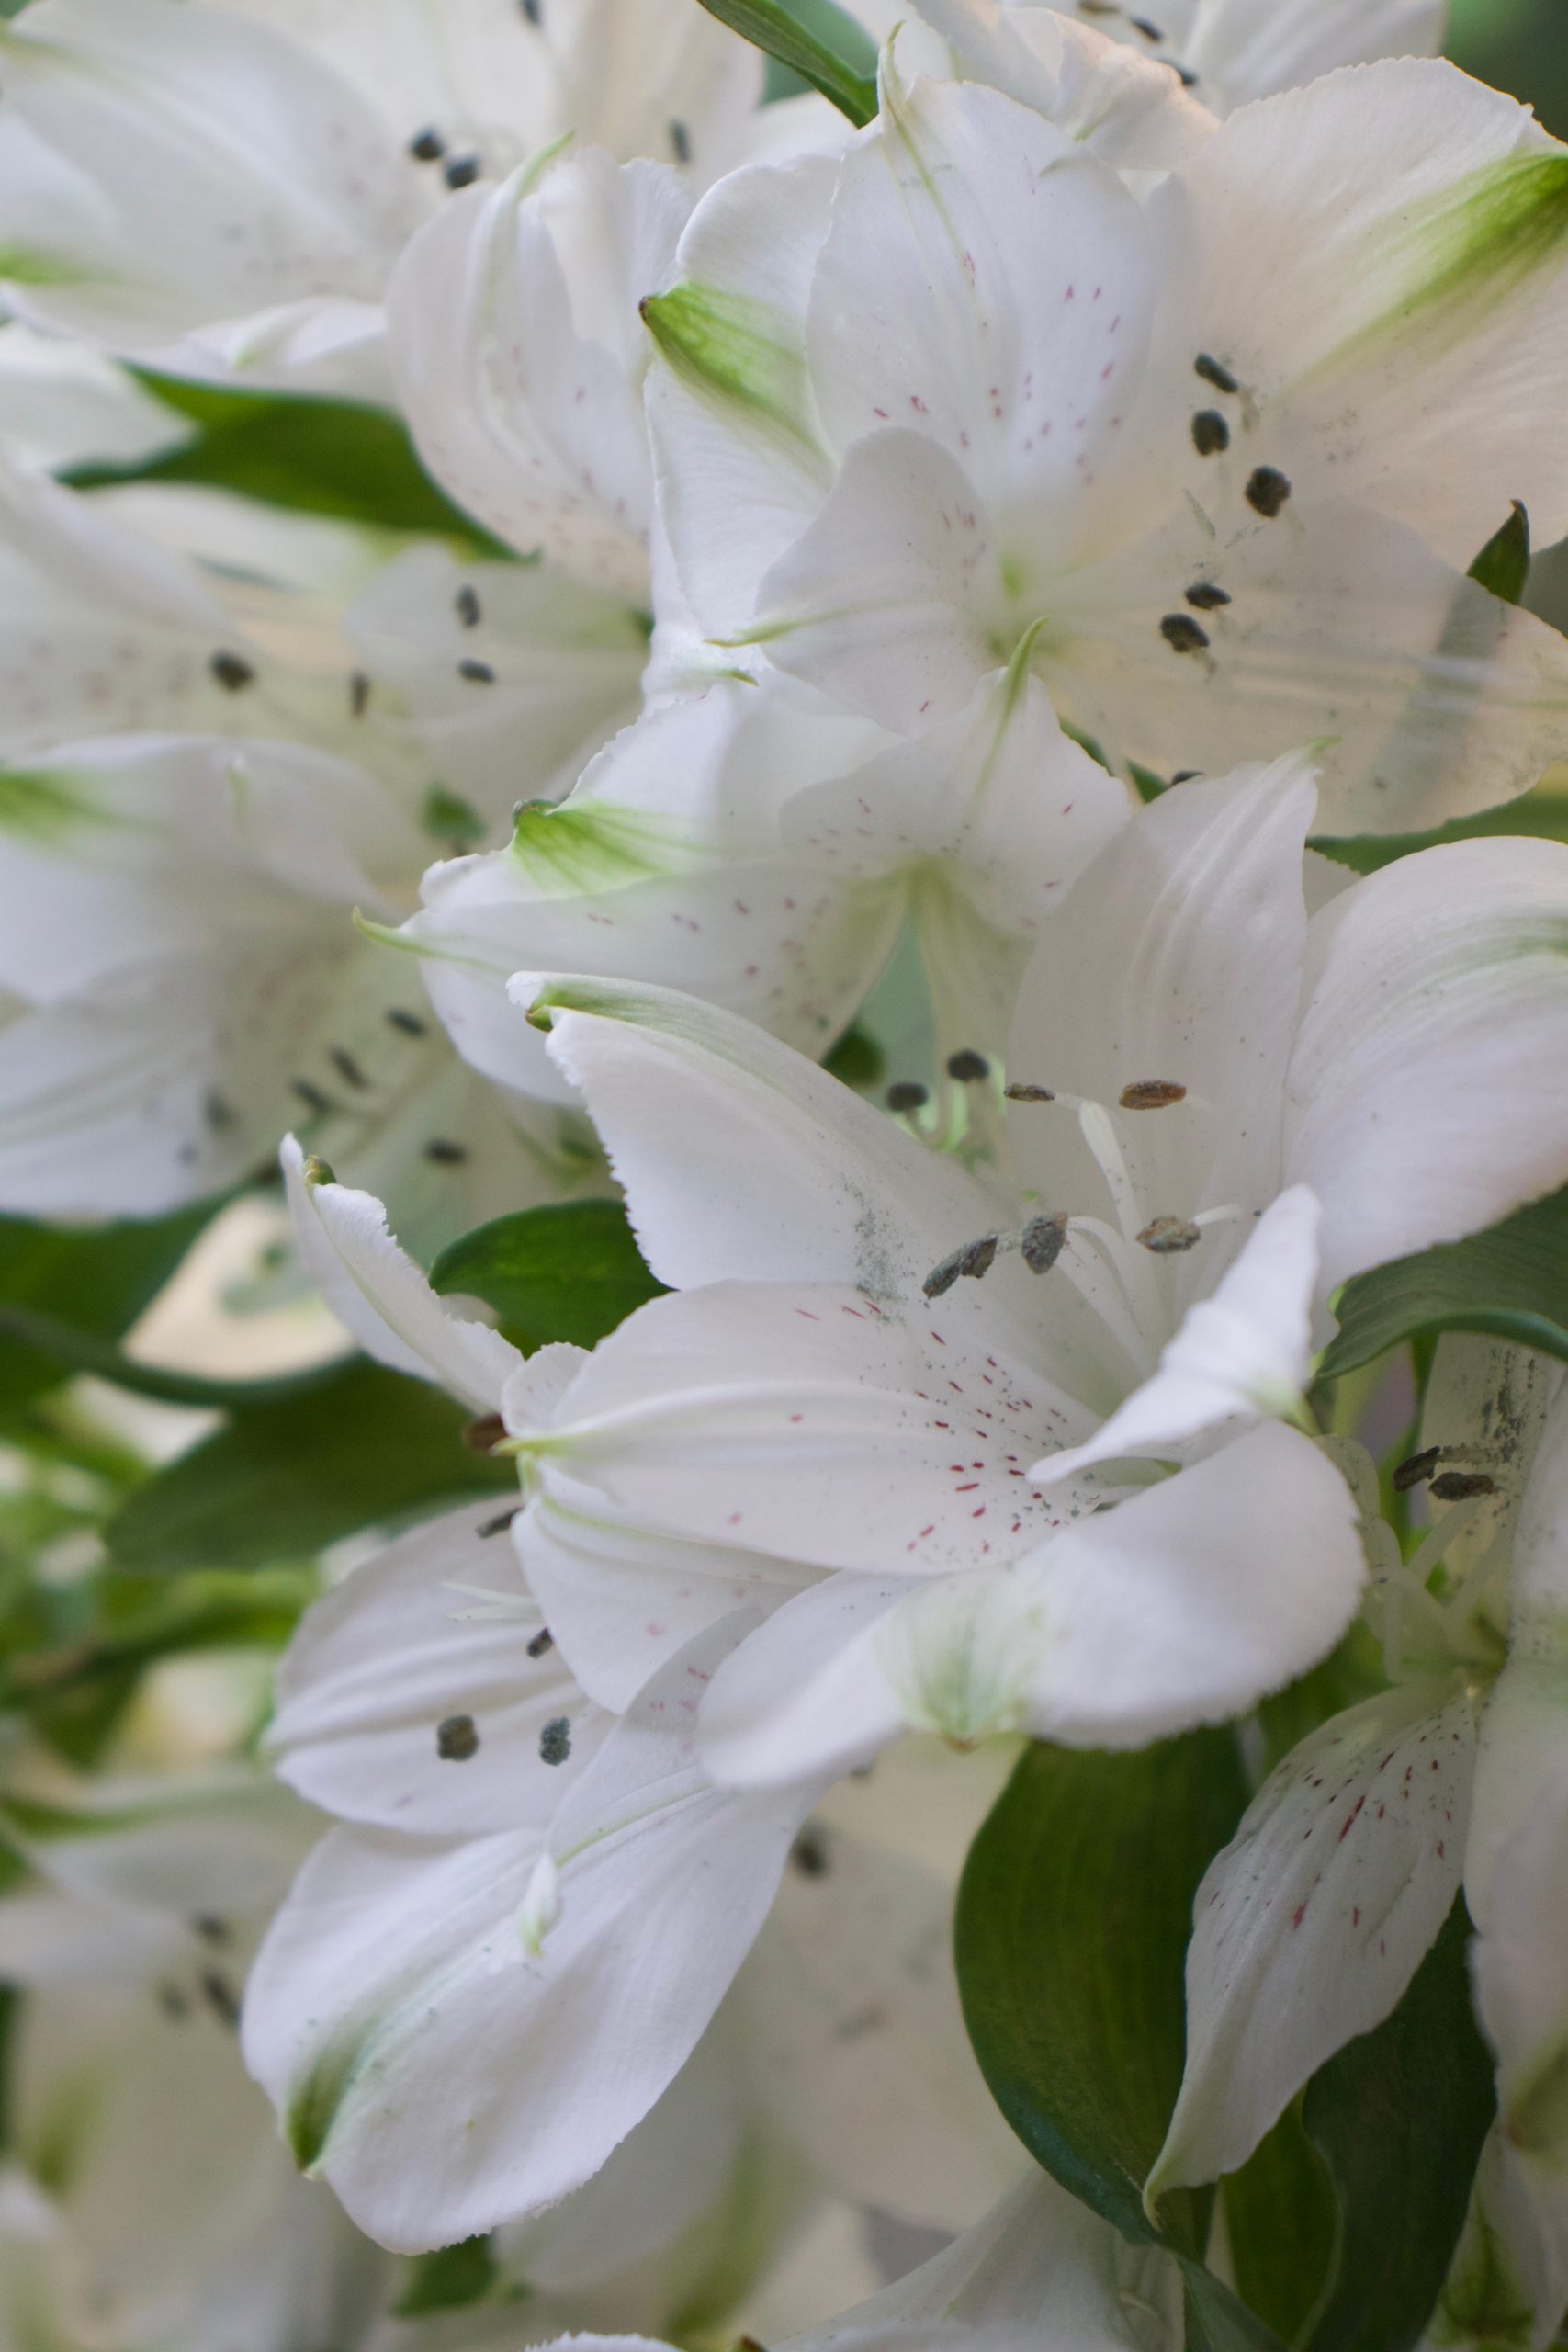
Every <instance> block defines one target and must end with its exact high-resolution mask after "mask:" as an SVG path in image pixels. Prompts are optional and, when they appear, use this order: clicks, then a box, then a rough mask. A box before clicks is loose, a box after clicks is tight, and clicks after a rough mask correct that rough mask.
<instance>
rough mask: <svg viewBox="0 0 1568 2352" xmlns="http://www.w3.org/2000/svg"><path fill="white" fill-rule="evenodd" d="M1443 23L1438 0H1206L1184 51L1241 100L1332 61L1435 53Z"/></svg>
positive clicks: (1302, 78)
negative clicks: (1216, 3) (1207, 2)
mask: <svg viewBox="0 0 1568 2352" xmlns="http://www.w3.org/2000/svg"><path fill="white" fill-rule="evenodd" d="M1444 30H1445V22H1444V9H1443V6H1442V0H1283V5H1280V0H1218V5H1213V0H1211V5H1210V6H1207V7H1206V8H1203V9H1202V10H1201V11H1200V13H1199V17H1198V19H1197V22H1196V24H1195V25H1194V28H1193V31H1192V35H1191V38H1190V40H1189V41H1188V43H1187V46H1186V49H1185V51H1183V56H1184V59H1185V62H1187V64H1189V65H1190V67H1191V68H1192V69H1193V71H1194V72H1195V73H1197V74H1200V75H1201V78H1202V79H1203V80H1204V81H1205V82H1213V83H1217V84H1219V85H1221V86H1222V87H1223V88H1224V91H1225V93H1226V96H1228V97H1229V99H1230V101H1231V103H1232V104H1233V105H1239V104H1241V103H1242V102H1243V101H1244V100H1246V99H1247V98H1263V97H1267V96H1269V95H1270V93H1271V92H1273V91H1275V90H1289V89H1292V88H1294V87H1296V86H1298V85H1301V84H1303V83H1306V82H1315V81H1316V80H1317V78H1318V75H1319V74H1327V73H1330V72H1331V71H1332V70H1333V68H1334V67H1335V66H1337V65H1360V64H1365V63H1370V62H1371V60H1372V59H1374V58H1378V57H1433V56H1436V54H1437V52H1438V50H1440V49H1441V47H1442V45H1443V34H1444Z"/></svg>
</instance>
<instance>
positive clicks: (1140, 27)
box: [1127, 17, 1165, 40]
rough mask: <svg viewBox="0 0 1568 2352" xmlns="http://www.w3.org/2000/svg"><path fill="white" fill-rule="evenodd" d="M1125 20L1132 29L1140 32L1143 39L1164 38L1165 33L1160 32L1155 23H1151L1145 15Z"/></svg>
mask: <svg viewBox="0 0 1568 2352" xmlns="http://www.w3.org/2000/svg"><path fill="white" fill-rule="evenodd" d="M1127 22H1128V23H1129V24H1130V25H1131V26H1132V28H1133V30H1134V32H1135V33H1142V34H1143V36H1144V39H1145V40H1164V39H1165V35H1164V34H1163V33H1162V32H1161V30H1160V28H1159V27H1158V26H1157V25H1151V24H1150V22H1149V20H1148V18H1147V17H1128V19H1127Z"/></svg>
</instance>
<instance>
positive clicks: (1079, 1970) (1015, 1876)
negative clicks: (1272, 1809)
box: [955, 1731, 1247, 2291]
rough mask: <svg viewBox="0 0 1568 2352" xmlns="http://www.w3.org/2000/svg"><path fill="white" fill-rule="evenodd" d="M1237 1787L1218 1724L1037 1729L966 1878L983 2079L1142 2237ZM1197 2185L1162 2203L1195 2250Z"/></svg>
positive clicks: (1179, 2238)
mask: <svg viewBox="0 0 1568 2352" xmlns="http://www.w3.org/2000/svg"><path fill="white" fill-rule="evenodd" d="M1246 1805H1247V1781H1246V1777H1245V1775H1244V1773H1243V1771H1242V1768H1241V1762H1240V1758H1239V1757H1238V1754H1237V1751H1236V1747H1235V1740H1234V1738H1233V1737H1232V1736H1231V1735H1230V1734H1229V1733H1228V1732H1220V1731H1197V1732H1191V1733H1190V1734H1189V1735H1188V1736H1186V1737H1185V1738H1182V1739H1173V1740H1166V1741H1164V1742H1162V1743H1161V1744H1160V1745H1159V1746H1158V1747H1151V1748H1147V1749H1145V1750H1144V1751H1143V1753H1142V1754H1137V1755H1103V1754H1100V1753H1094V1752H1087V1751H1083V1750H1077V1749H1069V1748H1060V1747H1045V1746H1043V1745H1038V1744H1037V1745H1035V1746H1033V1747H1030V1748H1029V1749H1028V1750H1027V1751H1026V1753H1025V1754H1024V1756H1023V1757H1022V1758H1021V1761H1020V1763H1019V1766H1018V1769H1017V1770H1016V1771H1015V1772H1014V1774H1013V1776H1012V1779H1011V1780H1010V1781H1009V1783H1008V1785H1007V1787H1006V1789H1005V1790H1004V1791H1003V1792H1002V1794H1001V1796H1000V1797H999V1799H998V1802H997V1804H996V1805H995V1806H994V1807H993V1809H992V1811H991V1813H990V1815H989V1816H988V1818H987V1821H986V1823H985V1825H984V1826H983V1827H982V1829H981V1831H980V1833H979V1836H978V1837H977V1838H976V1840H975V1843H974V1845H973V1847H972V1848H971V1849H970V1854H969V1860H968V1862H967V1864H966V1866H965V1869H964V1877H963V1881H962V1883H961V1884H960V1887H959V1894H958V1912H957V1920H956V1928H955V1935H956V1951H957V1961H958V1981H959V1988H960V1991H961V1993H962V1995H963V1999H964V2019H965V2022H966V2024H967V2026H968V2029H969V2038H970V2041H972V2042H973V2043H974V2045H975V2052H976V2057H977V2058H978V2059H979V2062H980V2067H981V2071H982V2073H983V2074H984V2075H985V2077H986V2080H987V2083H988V2084H989V2085H990V2088H991V2093H992V2096H993V2097H994V2098H995V2099H996V2101H997V2104H998V2107H999V2108H1000V2109H1001V2110H1002V2113H1003V2114H1004V2115H1005V2116H1006V2118H1007V2120H1008V2121H1009V2122H1010V2124H1011V2126H1012V2128H1013V2130H1014V2131H1016V2132H1017V2133H1018V2135H1019V2138H1020V2139H1021V2141H1022V2142H1023V2143H1024V2145H1025V2146H1026V2147H1027V2148H1028V2149H1029V2151H1030V2153H1031V2154H1032V2155H1033V2156H1034V2157H1035V2158H1036V2159H1037V2160H1038V2162H1039V2163H1041V2164H1042V2165H1043V2166H1044V2167H1045V2169H1046V2171H1047V2172H1049V2173H1052V2174H1054V2175H1055V2177H1056V2178H1057V2179H1058V2180H1059V2181H1061V2182H1062V2184H1063V2186H1064V2187H1065V2188H1070V2189H1071V2190H1072V2192H1073V2194H1074V2195H1075V2196H1077V2197H1079V2198H1081V2199H1083V2201H1084V2202H1085V2203H1086V2204H1087V2205H1090V2206H1092V2207H1093V2209H1094V2211H1096V2212H1097V2213H1101V2214H1103V2215H1104V2216H1105V2218H1106V2219H1107V2220H1108V2221H1111V2222H1115V2224H1116V2226H1117V2227H1118V2229H1120V2230H1121V2231H1122V2233H1123V2235H1124V2236H1126V2237H1128V2238H1131V2239H1133V2240H1134V2242H1137V2243H1145V2244H1146V2243H1148V2242H1150V2241H1151V2240H1153V2239H1154V2238H1155V2237H1156V2232H1155V2230H1154V2228H1153V2226H1152V2224H1151V2223H1150V2222H1149V2220H1148V2217H1147V2216H1146V2214H1145V2211H1144V2206H1143V2196H1142V2189H1143V2183H1144V2180H1145V2177H1146V2176H1147V2174H1148V2171H1149V2167H1150V2166H1151V2165H1152V2164H1153V2162H1154V2160H1155V2157H1156V2154H1158V2152H1159V2149H1160V2146H1161V2144H1162V2143H1163V2141H1164V2139H1165V2132H1166V2125H1167V2123H1168V2120H1169V2118H1170V2112H1171V2109H1172V2108H1173V2107H1174V2106H1175V2104H1176V2094H1177V2091H1178V2089H1179V2086H1180V2083H1181V2071H1182V2058H1183V2052H1184V2048H1185V2037H1186V2011H1185V2000H1184V1988H1183V1975H1182V1969H1183V1959H1184V1955H1185V1952H1186V1947H1187V1939H1188V1936H1189V1933H1190V1928H1191V1921H1192V1897H1193V1894H1194V1893H1195V1892H1196V1889H1197V1885H1198V1882H1199V1880H1200V1879H1201V1876H1202V1874H1203V1871H1204V1869H1205V1867H1206V1866H1207V1864H1208V1862H1209V1860H1211V1858H1212V1857H1213V1855H1214V1854H1215V1853H1216V1852H1217V1851H1218V1850H1219V1849H1220V1848H1221V1847H1222V1846H1223V1845H1224V1844H1225V1842H1226V1841H1227V1839H1228V1838H1230V1837H1231V1835H1232V1833H1233V1832H1234V1830H1235V1826H1236V1823H1237V1822H1238V1821H1239V1820H1240V1818H1241V1815H1242V1813H1243V1811H1244V1810H1245V1808H1246ZM1207 2201H1208V2200H1207V2198H1206V2197H1203V2196H1200V2195H1199V2194H1198V2193H1197V2192H1195V2191H1192V2190H1189V2189H1182V2190H1178V2191H1176V2192H1174V2193H1173V2194H1172V2195H1171V2196H1170V2197H1168V2199H1166V2201H1165V2204H1164V2206H1163V2207H1162V2209H1161V2220H1162V2222H1163V2224H1164V2228H1165V2233H1166V2236H1167V2238H1168V2242H1169V2243H1170V2244H1171V2245H1173V2246H1174V2247H1176V2248H1177V2249H1178V2250H1179V2251H1180V2252H1182V2253H1184V2254H1187V2255H1189V2256H1198V2255H1201V2252H1202V2248H1203V2241H1204V2214H1205V2211H1206V2207H1207ZM1201 2291H1202V2290H1201Z"/></svg>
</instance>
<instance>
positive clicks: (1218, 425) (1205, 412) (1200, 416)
mask: <svg viewBox="0 0 1568 2352" xmlns="http://www.w3.org/2000/svg"><path fill="white" fill-rule="evenodd" d="M1230 446H1231V429H1230V426H1229V425H1228V424H1226V423H1225V421H1224V417H1223V416H1222V415H1221V414H1220V412H1219V410H1218V409H1217V408H1201V409H1200V410H1199V412H1198V413H1197V415H1196V416H1195V417H1194V418H1193V420H1192V447H1194V448H1195V449H1196V450H1197V452H1198V455H1199V456H1200V457H1201V458H1217V457H1218V456H1219V454H1220V451H1221V450H1222V449H1228V448H1229V447H1230Z"/></svg>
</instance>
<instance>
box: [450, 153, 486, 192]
mask: <svg viewBox="0 0 1568 2352" xmlns="http://www.w3.org/2000/svg"><path fill="white" fill-rule="evenodd" d="M441 176H442V178H443V179H444V180H445V181H446V185H447V187H472V186H473V184H474V182H475V181H476V180H477V179H478V177H479V157H478V156H477V155H454V156H453V158H452V160H451V162H450V163H449V164H446V166H445V167H444V168H443V170H442V174H441Z"/></svg>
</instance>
